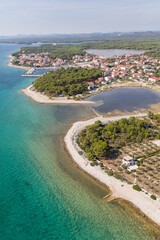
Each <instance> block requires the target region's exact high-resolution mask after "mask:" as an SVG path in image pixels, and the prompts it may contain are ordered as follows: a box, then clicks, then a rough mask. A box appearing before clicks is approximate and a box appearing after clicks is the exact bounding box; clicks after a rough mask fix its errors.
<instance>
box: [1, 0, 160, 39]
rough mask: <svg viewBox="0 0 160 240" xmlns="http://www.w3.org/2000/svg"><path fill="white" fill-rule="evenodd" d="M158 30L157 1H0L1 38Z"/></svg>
mask: <svg viewBox="0 0 160 240" xmlns="http://www.w3.org/2000/svg"><path fill="white" fill-rule="evenodd" d="M146 30H158V31H159V30H160V0H79V1H77V0H0V35H13V34H39V33H42V34H48V33H87V32H88V33H90V32H115V31H122V32H126V31H146Z"/></svg>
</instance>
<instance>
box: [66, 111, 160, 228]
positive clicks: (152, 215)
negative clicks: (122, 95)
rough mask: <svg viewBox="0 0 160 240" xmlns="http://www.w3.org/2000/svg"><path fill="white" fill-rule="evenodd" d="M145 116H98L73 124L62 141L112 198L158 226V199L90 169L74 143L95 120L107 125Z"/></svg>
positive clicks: (159, 221)
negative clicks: (130, 205)
mask: <svg viewBox="0 0 160 240" xmlns="http://www.w3.org/2000/svg"><path fill="white" fill-rule="evenodd" d="M146 115H147V114H146V113H143V114H142V113H140V114H137V115H123V116H117V117H108V118H104V117H102V116H98V117H95V118H92V119H89V120H87V121H80V122H75V123H74V124H73V125H72V127H71V128H70V129H69V130H68V132H67V134H66V136H65V138H64V141H65V144H66V147H67V150H68V152H69V153H70V155H71V157H72V158H73V160H74V161H75V162H76V163H77V164H78V166H79V167H80V168H81V169H83V170H84V171H85V172H87V173H88V174H89V175H91V176H92V177H94V178H95V179H97V180H99V181H100V182H101V183H103V184H105V185H106V186H107V187H109V188H110V190H111V192H112V197H113V198H120V199H124V200H127V201H129V202H131V203H132V204H133V205H134V206H135V207H137V208H138V209H140V211H141V212H142V213H144V214H145V215H146V216H147V217H148V218H149V219H151V220H152V221H153V222H155V223H156V224H158V225H160V201H159V199H157V200H156V201H155V200H152V199H151V198H150V196H149V195H148V194H145V193H144V192H137V191H135V190H133V188H132V186H133V185H129V184H127V183H126V182H122V181H120V180H117V179H115V178H114V177H112V176H108V174H107V173H105V172H104V171H103V170H102V169H101V168H100V167H99V166H94V167H92V166H91V165H90V162H89V161H88V159H87V158H85V156H83V155H79V153H78V151H81V149H80V147H79V146H78V144H77V143H76V139H77V135H78V133H79V132H80V131H81V130H82V129H84V128H85V127H86V126H88V125H91V124H93V123H94V122H95V121H97V120H100V121H101V122H102V123H107V122H108V121H115V120H120V119H121V118H129V117H131V116H135V117H143V116H146ZM122 185H123V187H122Z"/></svg>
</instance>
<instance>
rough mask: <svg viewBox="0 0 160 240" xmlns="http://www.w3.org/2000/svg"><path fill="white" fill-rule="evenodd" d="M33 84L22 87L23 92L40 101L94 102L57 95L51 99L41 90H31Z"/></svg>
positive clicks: (53, 102)
mask: <svg viewBox="0 0 160 240" xmlns="http://www.w3.org/2000/svg"><path fill="white" fill-rule="evenodd" d="M32 87H33V86H32V85H30V86H28V87H27V88H25V89H22V90H21V92H23V93H24V94H25V95H27V96H28V97H30V98H32V99H33V100H34V101H36V102H38V103H50V104H94V103H95V102H92V101H82V100H79V101H75V100H73V99H67V97H55V98H54V99H50V98H49V97H48V96H46V95H43V94H42V93H40V92H36V91H33V90H31V88H32Z"/></svg>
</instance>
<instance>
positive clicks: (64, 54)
mask: <svg viewBox="0 0 160 240" xmlns="http://www.w3.org/2000/svg"><path fill="white" fill-rule="evenodd" d="M86 49H135V50H145V51H146V52H145V54H147V55H149V56H152V57H160V50H159V49H160V40H145V41H144V40H108V41H105V42H87V43H81V44H58V45H52V44H45V45H41V46H38V47H23V48H21V50H20V51H19V52H16V53H13V54H12V55H13V56H16V57H17V56H19V54H20V53H22V52H25V53H41V52H49V56H50V57H51V58H52V59H55V58H56V57H59V58H62V59H68V60H71V59H72V57H73V56H74V55H76V54H79V55H84V54H85V50H86Z"/></svg>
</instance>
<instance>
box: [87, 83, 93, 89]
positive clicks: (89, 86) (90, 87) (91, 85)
mask: <svg viewBox="0 0 160 240" xmlns="http://www.w3.org/2000/svg"><path fill="white" fill-rule="evenodd" d="M87 83H88V90H92V89H94V83H93V82H87Z"/></svg>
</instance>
